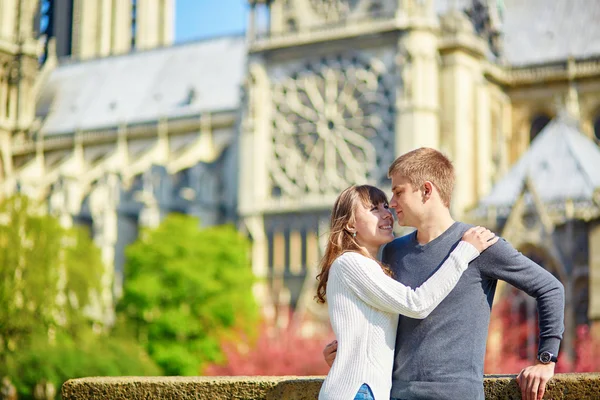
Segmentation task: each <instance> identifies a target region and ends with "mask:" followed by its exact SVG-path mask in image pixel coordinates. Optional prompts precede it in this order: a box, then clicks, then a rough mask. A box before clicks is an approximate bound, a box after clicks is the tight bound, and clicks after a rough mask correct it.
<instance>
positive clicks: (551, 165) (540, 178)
mask: <svg viewBox="0 0 600 400" xmlns="http://www.w3.org/2000/svg"><path fill="white" fill-rule="evenodd" d="M526 179H530V181H531V184H532V185H533V186H534V187H535V190H536V192H537V193H538V195H539V198H540V200H541V201H542V202H543V203H545V204H552V203H562V204H564V202H565V201H573V202H575V203H584V204H586V203H587V204H591V203H592V202H593V200H594V191H595V190H597V189H600V148H598V146H597V145H596V144H595V143H594V142H593V141H592V140H590V139H588V138H587V137H586V136H585V135H584V134H583V133H581V132H580V131H579V129H578V127H577V123H576V122H575V121H574V120H571V119H570V118H569V117H567V116H564V115H563V116H559V117H558V118H556V119H554V120H553V121H551V122H550V123H549V124H548V125H547V126H546V127H545V128H544V129H543V130H542V131H541V132H540V134H539V135H538V136H537V137H536V138H535V140H534V141H533V142H532V143H531V146H530V148H529V149H528V150H527V152H526V153H525V154H524V155H523V156H522V157H521V159H520V160H519V161H518V162H517V163H516V165H515V166H514V167H513V168H512V169H511V170H510V171H509V172H508V174H507V175H506V176H504V177H503V178H502V179H501V180H500V181H498V182H497V183H496V185H494V187H493V189H492V191H491V193H490V194H489V195H488V196H487V197H485V198H484V199H483V200H481V202H480V204H479V205H480V209H481V208H482V207H483V208H488V207H495V208H498V209H500V210H501V209H503V208H504V209H505V211H504V212H501V214H506V212H507V211H508V209H510V207H511V206H512V205H513V204H514V203H515V201H516V200H517V198H518V197H519V194H520V193H521V189H522V187H523V185H524V183H525V181H526Z"/></svg>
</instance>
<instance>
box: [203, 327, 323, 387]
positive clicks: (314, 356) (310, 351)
mask: <svg viewBox="0 0 600 400" xmlns="http://www.w3.org/2000/svg"><path fill="white" fill-rule="evenodd" d="M331 340H332V338H331V337H327V338H323V337H320V338H305V337H302V336H301V335H300V333H299V331H298V330H297V329H295V328H294V326H293V325H291V324H290V325H289V326H288V327H287V328H282V329H277V328H274V327H272V326H267V325H266V324H262V326H261V329H260V330H259V337H258V339H256V340H254V341H253V340H248V339H245V340H242V341H238V342H233V341H225V342H224V343H222V349H223V352H224V354H225V357H226V360H227V361H226V364H223V365H210V366H209V367H208V368H206V370H205V375H208V376H256V375H263V376H284V375H296V376H310V375H326V374H327V372H328V371H329V366H327V364H326V363H325V361H324V360H323V355H322V352H323V348H324V347H325V345H326V344H327V343H329V342H330V341H331Z"/></svg>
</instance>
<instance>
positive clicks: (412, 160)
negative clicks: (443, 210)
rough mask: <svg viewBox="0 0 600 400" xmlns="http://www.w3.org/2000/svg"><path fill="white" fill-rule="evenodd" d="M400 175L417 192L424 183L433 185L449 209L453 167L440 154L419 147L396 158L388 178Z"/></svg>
mask: <svg viewBox="0 0 600 400" xmlns="http://www.w3.org/2000/svg"><path fill="white" fill-rule="evenodd" d="M395 174H400V175H402V176H403V177H405V178H406V179H408V181H409V182H410V184H411V185H412V186H413V187H414V188H415V190H418V189H420V188H421V186H423V184H424V183H425V182H426V181H430V182H431V183H433V184H434V185H435V187H436V188H437V190H438V192H439V193H440V198H441V199H442V201H443V202H444V205H445V206H446V207H450V200H451V199H452V190H453V189H454V179H455V178H454V167H453V166H452V162H450V160H449V159H448V157H446V156H445V155H443V154H442V153H441V152H439V151H437V150H435V149H431V148H427V147H421V148H419V149H416V150H413V151H409V152H408V153H406V154H403V155H401V156H400V157H398V158H396V160H394V162H393V163H392V165H390V168H389V169H388V177H389V178H391V177H392V175H395Z"/></svg>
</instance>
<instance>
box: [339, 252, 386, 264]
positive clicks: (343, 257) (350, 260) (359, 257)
mask: <svg viewBox="0 0 600 400" xmlns="http://www.w3.org/2000/svg"><path fill="white" fill-rule="evenodd" d="M333 264H334V265H335V264H337V265H339V266H340V267H342V268H365V267H369V266H370V265H371V264H374V265H376V266H377V262H376V261H375V260H373V259H372V258H370V257H367V256H365V255H364V254H360V253H357V252H356V251H346V252H344V253H342V254H340V255H339V256H338V257H337V258H336V259H335V260H334V261H333Z"/></svg>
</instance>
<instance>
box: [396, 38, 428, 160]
mask: <svg viewBox="0 0 600 400" xmlns="http://www.w3.org/2000/svg"><path fill="white" fill-rule="evenodd" d="M437 41H438V38H437V32H436V30H434V27H433V26H423V27H418V28H414V29H411V30H409V31H407V32H406V33H405V34H403V35H402V36H401V38H400V39H399V41H398V55H397V58H396V63H397V67H398V71H399V73H400V76H399V78H400V80H401V84H400V85H399V90H398V92H397V102H396V104H397V105H396V109H397V118H396V126H397V128H396V140H395V142H396V145H395V152H396V156H399V155H401V154H404V153H406V152H408V151H410V150H414V149H416V148H418V147H433V148H438V147H439V117H438V112H439V96H438V93H439V84H438V77H439V70H438V61H437V43H438V42H437Z"/></svg>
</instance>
